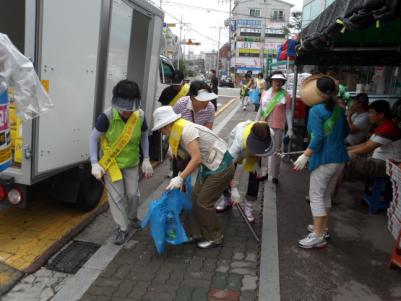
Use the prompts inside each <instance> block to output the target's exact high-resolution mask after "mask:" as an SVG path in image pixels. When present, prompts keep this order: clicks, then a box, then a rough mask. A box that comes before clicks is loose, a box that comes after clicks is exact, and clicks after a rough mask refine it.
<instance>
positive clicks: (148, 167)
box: [142, 158, 153, 178]
mask: <svg viewBox="0 0 401 301" xmlns="http://www.w3.org/2000/svg"><path fill="white" fill-rule="evenodd" d="M142 172H143V174H144V175H145V178H150V177H151V176H153V167H152V164H150V160H149V158H144V159H143V162H142Z"/></svg>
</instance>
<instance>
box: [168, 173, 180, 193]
mask: <svg viewBox="0 0 401 301" xmlns="http://www.w3.org/2000/svg"><path fill="white" fill-rule="evenodd" d="M183 183H184V179H183V178H181V176H176V177H175V178H172V179H171V180H170V184H168V185H167V187H166V190H173V189H174V188H178V189H181V187H182V184H183Z"/></svg>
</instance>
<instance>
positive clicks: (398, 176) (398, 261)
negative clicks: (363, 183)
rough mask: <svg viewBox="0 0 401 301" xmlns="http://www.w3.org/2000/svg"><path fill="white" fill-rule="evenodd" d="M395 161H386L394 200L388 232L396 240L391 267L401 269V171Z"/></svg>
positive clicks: (391, 206) (389, 215) (390, 209)
mask: <svg viewBox="0 0 401 301" xmlns="http://www.w3.org/2000/svg"><path fill="white" fill-rule="evenodd" d="M398 164H399V163H396V162H394V161H390V160H387V161H386V173H387V174H388V175H389V176H390V179H391V183H392V186H393V200H392V202H391V205H390V207H389V208H388V210H387V216H388V230H389V231H390V232H391V234H392V235H393V237H394V238H395V239H396V243H395V246H394V248H393V251H392V253H391V259H390V266H394V265H395V266H398V267H400V268H401V245H400V243H401V169H400V167H399V165H398Z"/></svg>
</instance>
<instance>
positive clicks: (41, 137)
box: [0, 0, 173, 210]
mask: <svg viewBox="0 0 401 301" xmlns="http://www.w3.org/2000/svg"><path fill="white" fill-rule="evenodd" d="M163 17H164V15H163V12H162V11H160V10H159V9H157V8H156V7H154V6H152V5H150V4H149V3H147V2H145V1H143V0H7V1H2V4H1V10H0V32H2V33H4V34H7V35H8V36H9V38H10V39H11V41H12V42H13V43H14V44H15V45H16V46H17V47H18V49H19V50H20V51H21V52H22V53H23V54H24V55H25V56H27V57H29V58H30V59H31V61H32V62H33V63H34V66H35V69H36V71H37V73H38V75H39V77H40V79H41V80H42V82H43V83H44V85H45V86H46V87H47V88H48V93H49V95H50V97H51V99H52V101H53V102H54V105H55V108H54V110H52V111H50V112H48V113H45V114H43V115H41V116H40V117H38V118H35V119H33V120H32V121H25V122H17V123H14V126H16V127H17V128H16V129H14V131H16V132H17V133H19V134H17V135H18V138H19V139H20V140H21V141H19V143H14V144H13V147H14V149H13V156H14V162H13V165H12V167H10V168H8V169H6V170H5V171H3V172H1V173H0V207H1V206H5V205H7V206H10V205H13V206H18V207H25V206H26V204H27V201H28V194H27V192H28V188H29V186H31V185H33V184H35V183H37V182H39V181H42V180H49V186H48V188H49V190H50V192H51V195H52V197H53V198H55V199H58V200H62V201H64V202H68V203H75V204H76V205H77V207H78V208H81V209H85V210H88V209H92V208H94V207H95V206H96V205H97V204H98V202H99V200H100V197H101V194H102V191H103V187H102V185H101V183H100V182H98V181H96V180H95V179H94V178H93V177H92V176H91V175H90V164H89V163H88V158H89V144H88V141H89V140H88V139H89V136H90V132H91V130H92V128H93V126H94V121H95V118H96V116H98V115H99V114H100V113H101V112H102V111H103V110H104V109H105V108H107V107H108V106H110V104H111V96H112V88H113V86H114V85H115V84H116V83H117V82H118V81H119V80H121V79H124V78H127V79H130V80H134V81H136V82H137V83H138V84H139V86H140V87H141V93H142V108H143V110H144V111H145V114H146V118H147V121H148V123H149V126H150V125H151V123H152V112H153V110H154V108H155V106H156V105H157V96H158V94H159V93H160V90H161V89H162V84H163V81H164V82H166V83H167V82H168V81H169V78H168V75H169V74H171V71H172V70H173V67H172V66H171V65H170V64H169V62H168V60H167V59H165V58H161V57H160V56H159V53H160V41H161V32H162V27H163ZM14 118H15V117H14ZM149 139H150V142H151V146H150V155H151V159H154V160H159V159H160V158H161V152H162V151H161V137H160V134H158V133H155V134H153V135H152V136H150V137H149Z"/></svg>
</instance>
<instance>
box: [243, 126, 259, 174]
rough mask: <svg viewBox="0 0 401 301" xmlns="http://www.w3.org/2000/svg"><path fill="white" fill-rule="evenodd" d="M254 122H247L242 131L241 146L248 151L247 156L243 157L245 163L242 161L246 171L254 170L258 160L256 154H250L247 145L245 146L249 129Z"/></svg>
mask: <svg viewBox="0 0 401 301" xmlns="http://www.w3.org/2000/svg"><path fill="white" fill-rule="evenodd" d="M254 124H255V122H251V123H250V124H248V125H247V126H246V127H245V129H244V132H243V134H242V147H243V149H244V150H246V152H247V153H248V156H247V157H246V158H245V163H244V169H245V170H246V171H247V172H253V171H254V170H255V164H256V162H257V160H258V158H257V157H256V156H254V155H251V154H250V153H249V151H248V150H247V147H246V140H247V138H248V136H249V134H250V133H251V129H252V126H253V125H254Z"/></svg>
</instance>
